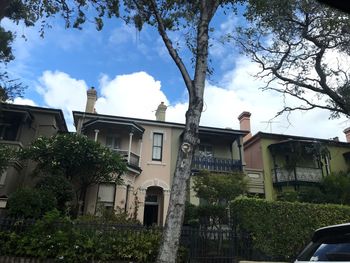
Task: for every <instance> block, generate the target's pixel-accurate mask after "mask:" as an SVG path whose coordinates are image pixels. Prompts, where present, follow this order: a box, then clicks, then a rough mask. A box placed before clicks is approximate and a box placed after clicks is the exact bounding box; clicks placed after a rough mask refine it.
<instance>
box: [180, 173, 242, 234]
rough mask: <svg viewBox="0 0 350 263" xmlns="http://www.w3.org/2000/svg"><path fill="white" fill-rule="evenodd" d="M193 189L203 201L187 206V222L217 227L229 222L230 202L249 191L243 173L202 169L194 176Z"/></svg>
mask: <svg viewBox="0 0 350 263" xmlns="http://www.w3.org/2000/svg"><path fill="white" fill-rule="evenodd" d="M193 191H195V193H196V196H197V197H198V198H199V199H200V200H201V202H200V204H199V206H197V207H194V206H191V205H189V204H188V205H187V206H186V208H187V209H188V210H187V215H186V213H185V215H186V220H187V222H186V223H191V224H195V223H196V222H199V224H200V225H202V226H210V227H216V228H217V227H220V226H222V225H223V224H226V223H227V208H228V202H229V201H231V200H233V199H235V198H236V197H237V196H239V195H242V194H244V193H245V192H246V191H247V181H246V180H245V178H244V174H243V173H233V174H229V173H211V172H209V171H200V172H199V173H198V174H196V175H195V176H194V179H193Z"/></svg>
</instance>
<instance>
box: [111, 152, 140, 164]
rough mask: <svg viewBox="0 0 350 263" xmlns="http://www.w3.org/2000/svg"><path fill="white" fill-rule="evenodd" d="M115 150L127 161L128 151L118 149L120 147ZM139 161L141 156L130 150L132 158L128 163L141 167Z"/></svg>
mask: <svg viewBox="0 0 350 263" xmlns="http://www.w3.org/2000/svg"><path fill="white" fill-rule="evenodd" d="M114 151H116V152H117V153H119V154H120V155H121V156H122V157H123V158H124V159H125V160H126V161H127V160H128V151H126V150H118V149H114ZM139 162H140V156H138V155H137V154H135V153H133V152H130V160H129V162H128V165H130V166H132V167H137V168H139V167H140V165H139Z"/></svg>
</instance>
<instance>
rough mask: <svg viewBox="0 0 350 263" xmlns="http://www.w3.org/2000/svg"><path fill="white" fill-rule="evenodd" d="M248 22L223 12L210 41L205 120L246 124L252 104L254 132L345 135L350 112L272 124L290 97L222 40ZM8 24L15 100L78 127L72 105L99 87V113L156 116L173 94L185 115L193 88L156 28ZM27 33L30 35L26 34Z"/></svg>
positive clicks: (175, 111)
mask: <svg viewBox="0 0 350 263" xmlns="http://www.w3.org/2000/svg"><path fill="white" fill-rule="evenodd" d="M243 21H244V20H243V19H242V18H241V17H239V18H237V17H236V16H233V15H225V16H224V15H223V14H221V13H219V14H218V15H217V16H216V17H215V20H214V23H213V25H212V26H213V27H215V31H214V33H213V34H212V37H213V39H214V40H212V42H211V44H212V45H211V48H210V57H211V59H212V67H213V68H214V74H213V75H212V76H210V78H208V81H207V86H206V91H205V107H204V112H203V116H202V121H201V124H202V125H208V126H218V127H224V128H225V127H231V128H234V129H238V128H239V123H238V120H237V117H238V115H239V114H240V113H241V112H242V111H250V112H251V113H252V117H251V121H252V131H253V133H256V132H258V131H265V132H270V131H272V132H275V133H284V134H294V135H303V136H310V137H319V138H331V137H335V136H339V138H340V140H342V141H344V140H345V136H344V135H343V133H342V131H343V129H345V128H346V127H348V126H349V125H350V123H349V122H348V121H347V120H346V119H345V118H341V119H337V120H329V119H328V116H329V113H328V112H325V111H321V110H314V111H312V112H308V113H300V112H299V113H293V114H292V115H291V116H289V118H287V116H281V117H279V118H276V119H274V120H273V121H274V123H273V124H272V126H271V125H268V124H267V123H266V122H267V121H269V120H270V119H271V118H273V117H274V116H275V114H276V112H277V111H278V110H280V109H281V108H282V106H283V98H282V97H280V95H278V94H275V93H269V92H266V91H265V92H262V91H261V90H260V89H259V87H262V86H263V85H264V83H263V82H262V81H260V80H256V79H255V78H254V77H253V74H254V73H255V72H257V70H258V67H257V65H255V64H253V63H252V62H250V61H249V59H248V58H246V57H245V56H244V55H242V54H240V53H239V50H238V49H237V47H236V46H235V45H234V44H233V43H226V44H222V43H220V42H219V41H217V40H215V39H218V38H219V37H220V36H221V35H222V34H223V33H228V32H233V30H234V28H235V26H236V25H237V23H239V22H240V23H243ZM1 23H2V25H3V26H5V27H6V28H8V29H11V30H15V31H16V32H17V36H18V37H17V39H16V41H15V43H14V45H13V48H14V55H15V56H16V59H15V60H14V61H13V62H11V63H10V64H9V65H8V69H9V71H10V72H11V74H12V75H13V76H14V77H17V78H20V79H21V80H22V81H23V82H24V83H25V84H26V85H27V86H28V89H27V90H26V92H25V94H24V98H22V99H20V98H18V99H15V103H21V104H31V105H37V106H43V107H52V108H61V109H62V110H63V111H64V114H65V117H66V120H67V123H68V126H69V127H70V129H71V130H74V127H73V125H72V118H71V111H72V110H84V109H85V101H86V89H87V88H88V87H90V86H94V87H96V88H97V91H98V94H99V99H98V101H97V104H96V110H97V112H99V113H103V114H113V115H120V116H130V117H139V118H149V119H154V118H155V117H154V110H155V109H156V108H157V106H158V104H159V103H160V102H161V101H165V103H166V104H167V105H168V110H167V120H168V121H175V122H184V114H185V111H186V108H187V94H186V89H185V86H184V83H183V80H182V78H181V75H180V74H179V72H178V69H177V68H176V67H175V64H174V63H173V61H172V60H171V58H170V56H169V55H168V53H167V51H166V49H165V47H164V45H163V43H162V41H161V39H160V37H159V35H158V34H157V32H156V31H155V30H154V29H153V28H150V27H145V28H144V30H142V31H141V32H138V31H137V30H136V29H135V28H133V27H132V26H128V25H125V24H124V23H123V22H122V21H121V20H116V19H111V20H108V21H105V26H104V28H103V30H102V31H100V32H98V31H96V30H95V26H94V25H93V24H86V25H85V26H84V29H83V30H76V29H65V28H64V24H63V22H62V21H60V20H59V19H54V20H52V21H51V24H52V28H49V29H47V30H46V31H45V36H44V38H40V37H39V33H38V30H39V29H38V28H35V27H34V28H26V27H25V26H23V25H14V24H12V23H11V22H10V21H8V20H2V21H1ZM22 34H23V35H25V37H26V40H25V39H24V38H21V37H20V36H21V35H22ZM170 36H171V38H172V39H173V42H178V43H179V45H180V48H181V55H182V56H183V58H184V61H185V62H186V64H187V65H188V66H189V67H190V54H189V53H188V52H186V50H185V45H184V37H183V33H182V32H177V33H171V34H170Z"/></svg>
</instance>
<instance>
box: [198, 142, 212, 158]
mask: <svg viewBox="0 0 350 263" xmlns="http://www.w3.org/2000/svg"><path fill="white" fill-rule="evenodd" d="M197 155H198V156H200V157H213V146H212V145H210V144H200V145H199V146H198V151H197Z"/></svg>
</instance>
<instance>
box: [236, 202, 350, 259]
mask: <svg viewBox="0 0 350 263" xmlns="http://www.w3.org/2000/svg"><path fill="white" fill-rule="evenodd" d="M230 211H231V217H232V219H233V222H235V226H236V228H237V229H238V230H239V231H241V232H244V233H248V234H249V235H250V236H251V238H252V245H253V249H254V251H255V256H256V259H257V260H259V259H264V260H265V259H267V260H282V261H290V260H291V259H293V258H294V257H295V256H297V254H298V253H299V252H300V250H301V249H302V248H303V247H304V246H305V245H306V244H307V243H308V242H309V240H310V238H311V235H312V233H313V232H314V230H315V229H317V228H320V227H323V226H327V225H334V224H340V223H345V222H349V220H350V207H348V206H341V205H320V204H309V203H298V202H294V203H290V202H280V201H274V202H273V201H266V200H262V199H249V198H238V199H236V200H234V201H232V202H231V206H230Z"/></svg>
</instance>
